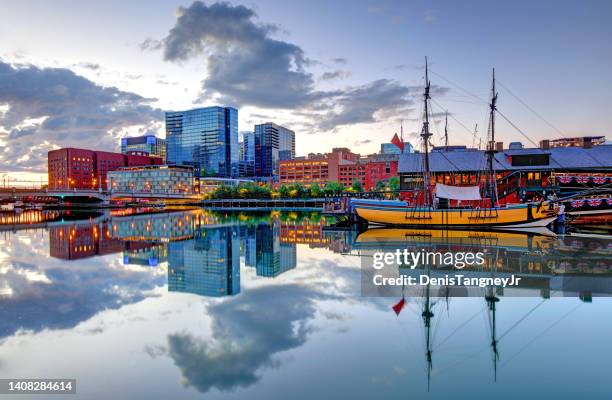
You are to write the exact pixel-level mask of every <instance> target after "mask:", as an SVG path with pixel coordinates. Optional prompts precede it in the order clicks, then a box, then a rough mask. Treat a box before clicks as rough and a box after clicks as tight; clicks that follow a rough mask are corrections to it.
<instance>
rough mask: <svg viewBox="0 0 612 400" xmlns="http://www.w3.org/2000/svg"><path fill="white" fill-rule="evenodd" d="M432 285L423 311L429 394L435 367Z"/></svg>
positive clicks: (427, 291)
mask: <svg viewBox="0 0 612 400" xmlns="http://www.w3.org/2000/svg"><path fill="white" fill-rule="evenodd" d="M429 273H430V266H429V265H428V266H427V276H429ZM429 291H430V284H429V283H427V289H426V300H425V308H424V310H423V312H422V313H421V316H422V317H423V323H424V324H425V347H426V350H425V359H426V361H427V391H428V392H429V388H430V385H431V370H432V367H433V363H432V352H433V349H432V346H431V319H432V318H433V316H434V314H433V312H432V311H431V296H430V293H429Z"/></svg>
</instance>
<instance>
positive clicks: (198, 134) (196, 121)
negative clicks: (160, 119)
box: [166, 106, 238, 178]
mask: <svg viewBox="0 0 612 400" xmlns="http://www.w3.org/2000/svg"><path fill="white" fill-rule="evenodd" d="M166 142H167V152H166V157H167V160H168V164H179V165H190V166H193V167H194V172H195V174H196V176H199V177H203V176H218V177H227V178H229V177H237V176H238V110H236V109H235V108H232V107H219V106H214V107H206V108H196V109H194V110H188V111H172V112H166Z"/></svg>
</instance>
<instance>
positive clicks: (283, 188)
mask: <svg viewBox="0 0 612 400" xmlns="http://www.w3.org/2000/svg"><path fill="white" fill-rule="evenodd" d="M278 194H279V195H280V197H281V198H282V199H286V198H287V197H289V187H288V186H287V185H280V186H279V187H278Z"/></svg>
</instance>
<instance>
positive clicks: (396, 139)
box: [391, 133, 404, 153]
mask: <svg viewBox="0 0 612 400" xmlns="http://www.w3.org/2000/svg"><path fill="white" fill-rule="evenodd" d="M391 143H393V144H394V145H396V146H397V147H398V148H399V149H400V150H401V151H402V153H403V152H404V143H403V142H402V141H401V140H400V138H399V137H398V136H397V133H396V134H395V135H393V139H391Z"/></svg>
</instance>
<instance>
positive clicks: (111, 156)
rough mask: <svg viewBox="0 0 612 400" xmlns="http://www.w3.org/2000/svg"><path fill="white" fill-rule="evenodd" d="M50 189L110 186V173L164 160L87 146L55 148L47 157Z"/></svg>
mask: <svg viewBox="0 0 612 400" xmlns="http://www.w3.org/2000/svg"><path fill="white" fill-rule="evenodd" d="M47 163H48V171H49V172H48V174H49V189H97V188H99V187H106V174H107V173H108V172H109V171H114V170H116V169H119V168H121V167H131V166H139V165H159V164H161V163H162V159H161V158H159V157H149V156H143V155H129V154H120V153H111V152H107V151H93V150H86V149H75V148H64V149H58V150H52V151H50V152H49V153H48V156H47Z"/></svg>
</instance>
